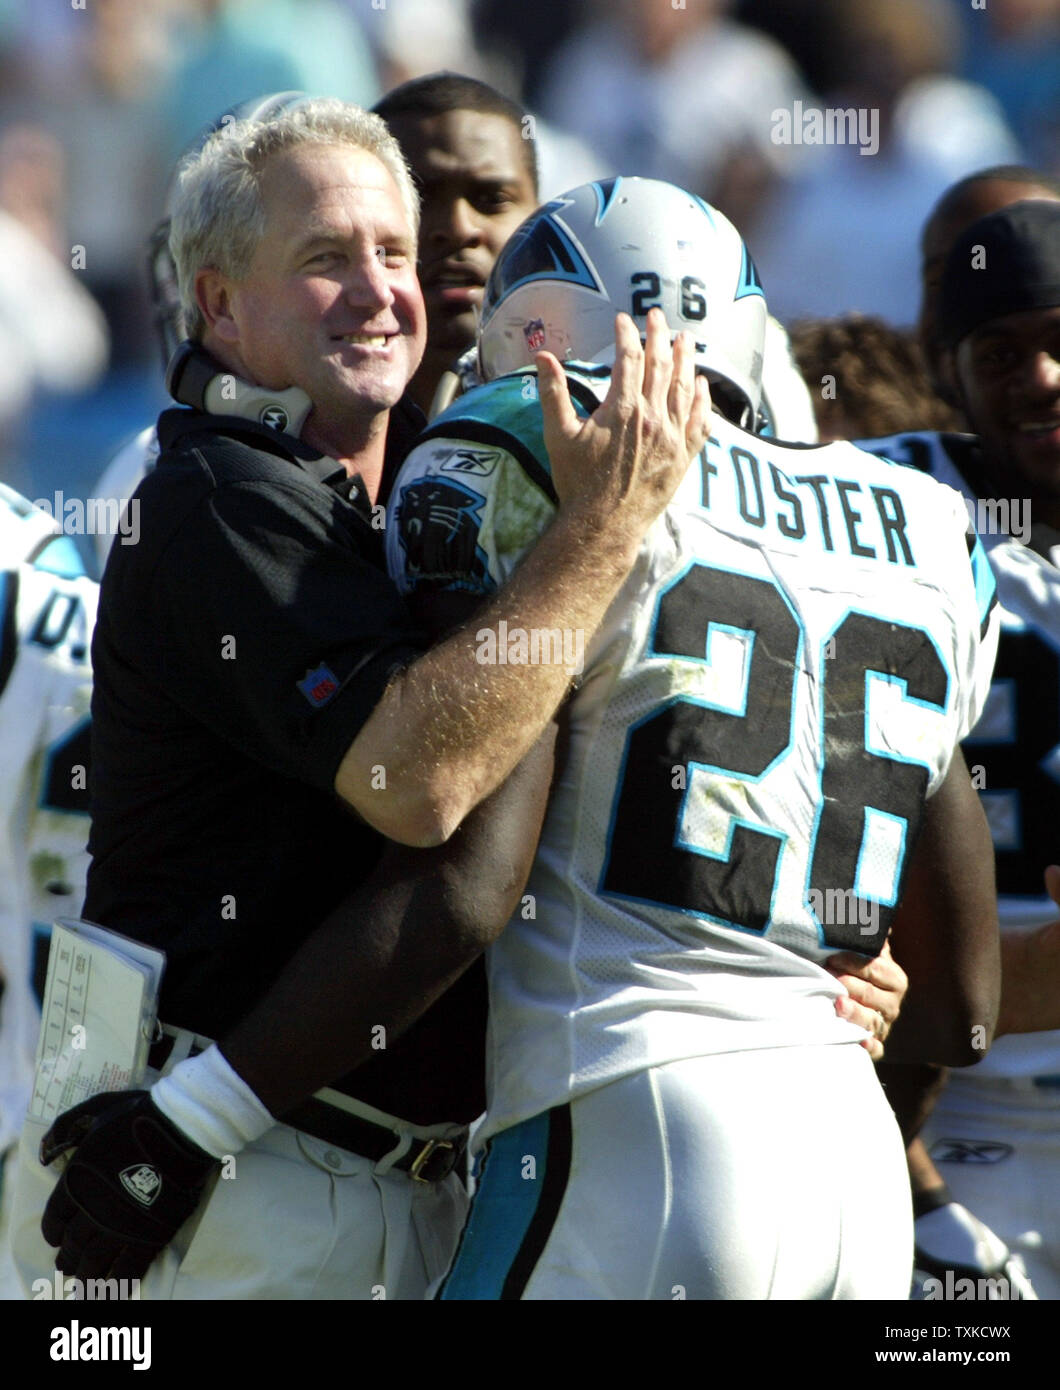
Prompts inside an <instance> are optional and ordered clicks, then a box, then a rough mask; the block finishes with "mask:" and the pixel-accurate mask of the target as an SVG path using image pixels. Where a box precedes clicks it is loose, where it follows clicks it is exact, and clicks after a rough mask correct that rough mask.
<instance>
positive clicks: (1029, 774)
mask: <svg viewBox="0 0 1060 1390" xmlns="http://www.w3.org/2000/svg"><path fill="white" fill-rule="evenodd" d="M860 447H862V448H864V449H869V450H871V451H872V452H873V453H877V454H880V455H883V456H886V457H888V458H893V459H897V460H899V461H900V462H902V463H909V464H912V465H914V466H916V467H918V468H921V469H923V470H924V471H925V472H927V473H930V474H931V475H932V477H935V478H938V479H940V480H941V481H942V482H946V483H949V484H950V485H951V486H952V487H956V488H959V489H960V490H961V491H962V492H963V494H964V497H965V505H966V507H967V509H968V512H969V516H970V518H971V519H972V520H973V521H974V522H975V524H976V525H977V527H978V530H979V534H980V537H981V539H982V542H983V545H984V546H985V548H986V550H987V552H988V553H989V556H990V563H991V565H992V566H993V569H994V574H995V577H996V579H997V597H998V606H999V610H1000V617H1001V631H1000V637H999V640H998V652H997V664H996V666H995V669H994V679H993V683H992V685H991V687H990V693H989V695H988V696H987V700H986V703H985V705H984V707H983V712H982V715H981V717H980V719H979V722H978V723H977V725H976V727H975V728H974V729H973V730H972V732H971V733H970V734H969V736H968V737H967V739H966V740H965V742H964V755H965V759H966V761H967V763H968V766H969V769H970V770H971V773H972V778H973V781H974V782H975V784H976V786H977V787H978V788H979V796H980V799H981V801H982V803H983V809H984V810H985V811H986V817H987V820H988V821H989V822H990V832H991V834H992V836H993V839H994V848H995V851H996V865H997V890H998V915H999V917H1000V919H1001V926H1002V929H1005V928H1008V929H1009V930H1018V929H1020V928H1025V927H1028V926H1037V925H1040V924H1041V923H1043V922H1049V921H1052V920H1053V919H1054V918H1055V917H1056V916H1057V915H1058V914H1057V908H1056V905H1055V903H1054V902H1053V901H1052V899H1051V898H1050V897H1049V896H1048V894H1047V893H1046V892H1045V888H1044V886H1043V883H1042V874H1043V873H1044V871H1045V869H1046V867H1047V866H1048V865H1049V864H1055V863H1060V568H1058V564H1060V534H1058V533H1057V532H1055V531H1052V530H1051V529H1050V528H1048V527H1043V526H1033V527H1032V526H1031V524H1030V522H1031V518H1030V506H1029V503H1025V502H1024V501H1023V500H1022V499H1019V498H1005V499H1003V500H999V501H997V500H984V501H980V500H978V499H977V498H976V496H975V493H974V492H973V491H972V489H971V488H970V487H969V486H968V484H967V482H965V480H964V477H963V470H966V469H968V468H972V469H974V467H975V457H976V452H977V450H978V441H977V440H976V438H975V437H974V436H973V435H959V434H939V433H935V432H929V431H923V432H915V433H910V434H900V435H894V436H892V437H890V438H888V439H871V440H866V441H864V442H863V443H862V444H861V446H860ZM1047 1075H1049V1076H1053V1075H1060V1031H1055V1030H1054V1031H1049V1032H1044V1033H1026V1034H1018V1035H1015V1036H1012V1037H1007V1038H1001V1039H999V1041H998V1042H996V1043H995V1044H994V1046H993V1047H992V1048H991V1049H990V1051H989V1053H987V1055H986V1057H985V1058H984V1059H983V1061H982V1062H980V1063H979V1064H978V1066H977V1067H976V1069H975V1072H974V1074H973V1076H984V1077H985V1076H1047Z"/></svg>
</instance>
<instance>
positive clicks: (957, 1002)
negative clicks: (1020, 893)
mask: <svg viewBox="0 0 1060 1390" xmlns="http://www.w3.org/2000/svg"><path fill="white" fill-rule="evenodd" d="M891 947H892V950H893V952H894V957H895V959H896V960H897V961H898V962H899V964H900V965H901V966H902V967H903V968H904V969H905V971H906V972H907V974H908V976H909V993H908V994H907V996H906V999H905V1004H904V1006H903V1008H902V1013H901V1017H900V1018H899V1019H898V1021H897V1023H896V1025H895V1027H894V1031H893V1032H892V1034H891V1037H890V1041H889V1044H888V1057H889V1058H890V1060H891V1061H892V1062H902V1061H905V1062H938V1063H941V1064H943V1065H946V1066H967V1065H969V1064H971V1063H973V1062H977V1061H978V1060H979V1059H980V1058H981V1057H982V1056H983V1054H984V1052H985V1051H986V1049H987V1048H988V1047H989V1046H990V1043H991V1041H992V1039H993V1036H994V1029H995V1024H996V1020H997V1015H998V1003H999V996H1000V983H1001V962H1000V950H999V933H998V924H997V897H996V893H995V887H994V850H993V844H992V842H991V839H990V831H989V829H988V827H987V823H986V817H985V815H984V814H983V809H982V806H981V805H980V803H979V798H978V796H977V795H976V792H975V789H974V788H973V786H972V783H971V779H970V777H969V775H968V769H967V767H966V766H965V763H964V758H963V757H962V756H961V752H960V749H959V748H957V749H955V750H954V754H953V760H952V762H951V763H950V767H949V771H948V772H947V774H946V777H945V779H944V780H943V782H942V784H941V786H940V787H939V789H938V791H937V792H936V793H935V795H934V796H932V797H929V798H928V800H927V802H926V804H925V808H924V819H923V826H922V829H921V832H920V836H919V839H918V840H917V844H916V848H915V850H914V851H913V856H912V861H911V863H910V866H909V872H908V875H907V878H906V883H905V888H904V891H903V893H902V901H901V904H900V906H899V908H898V911H897V913H896V914H895V918H894V925H893V927H892V929H891Z"/></svg>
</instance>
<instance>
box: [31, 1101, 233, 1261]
mask: <svg viewBox="0 0 1060 1390" xmlns="http://www.w3.org/2000/svg"><path fill="white" fill-rule="evenodd" d="M70 1149H73V1150H74V1154H73V1157H72V1158H71V1159H70V1162H69V1163H68V1164H67V1166H66V1170H65V1171H64V1172H63V1174H62V1176H61V1177H60V1178H59V1182H58V1184H57V1185H56V1188H55V1191H54V1192H53V1193H52V1195H51V1197H50V1198H49V1199H48V1205H47V1206H46V1207H45V1208H44V1216H43V1218H42V1219H41V1231H42V1232H43V1234H44V1239H45V1240H46V1241H47V1242H48V1244H49V1245H57V1246H58V1247H59V1253H58V1255H57V1256H56V1259H55V1263H56V1266H57V1268H58V1269H60V1270H61V1271H62V1273H63V1274H72V1275H75V1276H76V1277H77V1278H79V1279H100V1278H115V1279H139V1278H142V1276H143V1275H144V1274H145V1273H146V1272H147V1268H148V1266H149V1265H150V1263H151V1261H152V1260H153V1259H154V1257H155V1256H156V1255H157V1254H158V1252H159V1251H160V1250H161V1249H163V1247H164V1246H166V1245H168V1244H169V1242H170V1241H171V1240H172V1239H173V1237H174V1236H175V1235H176V1233H177V1231H179V1230H180V1228H181V1226H183V1224H184V1222H185V1221H187V1219H188V1217H189V1216H190V1215H191V1214H192V1212H193V1211H194V1210H195V1208H196V1207H197V1206H198V1205H199V1201H200V1199H201V1197H202V1190H203V1187H204V1186H205V1184H206V1180H207V1178H208V1177H209V1176H210V1173H211V1171H212V1170H213V1168H214V1167H215V1166H216V1165H217V1163H218V1162H219V1160H218V1159H216V1158H213V1157H211V1156H210V1154H208V1153H205V1152H204V1151H203V1150H202V1149H200V1148H199V1146H198V1145H197V1144H193V1143H192V1142H191V1140H190V1139H188V1138H186V1137H185V1136H184V1135H183V1134H181V1132H180V1131H179V1130H178V1129H177V1128H176V1126H175V1125H173V1124H171V1123H170V1121H169V1120H167V1119H166V1117H165V1116H164V1115H163V1114H162V1112H161V1111H160V1110H159V1109H158V1108H157V1107H156V1106H155V1105H154V1103H153V1102H152V1100H151V1096H150V1093H149V1092H147V1091H108V1092H104V1093H103V1094H102V1095H98V1096H92V1098H91V1099H90V1100H86V1101H83V1102H82V1103H81V1104H80V1105H75V1106H74V1108H73V1109H72V1110H66V1111H64V1113H63V1114H62V1115H60V1116H59V1118H58V1119H57V1120H56V1121H55V1123H54V1124H53V1125H52V1127H51V1129H49V1130H48V1133H47V1134H46V1135H45V1136H44V1138H43V1139H42V1140H41V1145H40V1161H41V1163H43V1164H45V1165H47V1164H49V1163H51V1162H52V1161H53V1160H54V1159H56V1158H58V1157H59V1156H60V1154H64V1153H66V1152H68V1151H69V1150H70Z"/></svg>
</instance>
